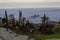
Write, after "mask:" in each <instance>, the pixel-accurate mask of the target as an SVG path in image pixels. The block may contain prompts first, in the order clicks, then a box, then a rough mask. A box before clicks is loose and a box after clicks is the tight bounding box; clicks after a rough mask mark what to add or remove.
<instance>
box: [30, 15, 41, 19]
mask: <svg viewBox="0 0 60 40" xmlns="http://www.w3.org/2000/svg"><path fill="white" fill-rule="evenodd" d="M37 17H40V16H39V15H33V16H31V17H29V18H37Z"/></svg>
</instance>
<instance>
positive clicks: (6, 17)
mask: <svg viewBox="0 0 60 40" xmlns="http://www.w3.org/2000/svg"><path fill="white" fill-rule="evenodd" d="M5 17H6V23H7V24H8V17H7V11H6V10H5Z"/></svg>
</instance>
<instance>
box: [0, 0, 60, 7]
mask: <svg viewBox="0 0 60 40" xmlns="http://www.w3.org/2000/svg"><path fill="white" fill-rule="evenodd" d="M51 7H52V8H60V0H0V8H51Z"/></svg>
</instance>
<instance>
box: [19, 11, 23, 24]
mask: <svg viewBox="0 0 60 40" xmlns="http://www.w3.org/2000/svg"><path fill="white" fill-rule="evenodd" d="M21 17H22V12H21V11H19V24H20V20H21Z"/></svg>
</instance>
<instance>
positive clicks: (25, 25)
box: [0, 11, 60, 40]
mask: <svg viewBox="0 0 60 40" xmlns="http://www.w3.org/2000/svg"><path fill="white" fill-rule="evenodd" d="M10 17H11V16H10ZM41 19H42V23H41V24H33V23H30V22H29V21H27V22H26V21H25V20H26V18H23V19H22V12H21V11H19V21H16V20H15V18H14V15H12V17H11V19H9V20H8V16H7V11H5V18H4V19H2V22H3V23H2V25H0V26H2V27H4V28H7V30H8V29H10V30H12V31H13V32H15V33H16V34H19V35H21V34H23V35H29V38H35V40H46V39H50V38H60V36H59V35H60V34H59V33H60V27H57V28H56V27H55V25H54V24H51V23H50V22H49V18H48V17H46V15H45V14H44V16H43V17H41ZM58 23H59V24H60V22H58Z"/></svg>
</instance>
